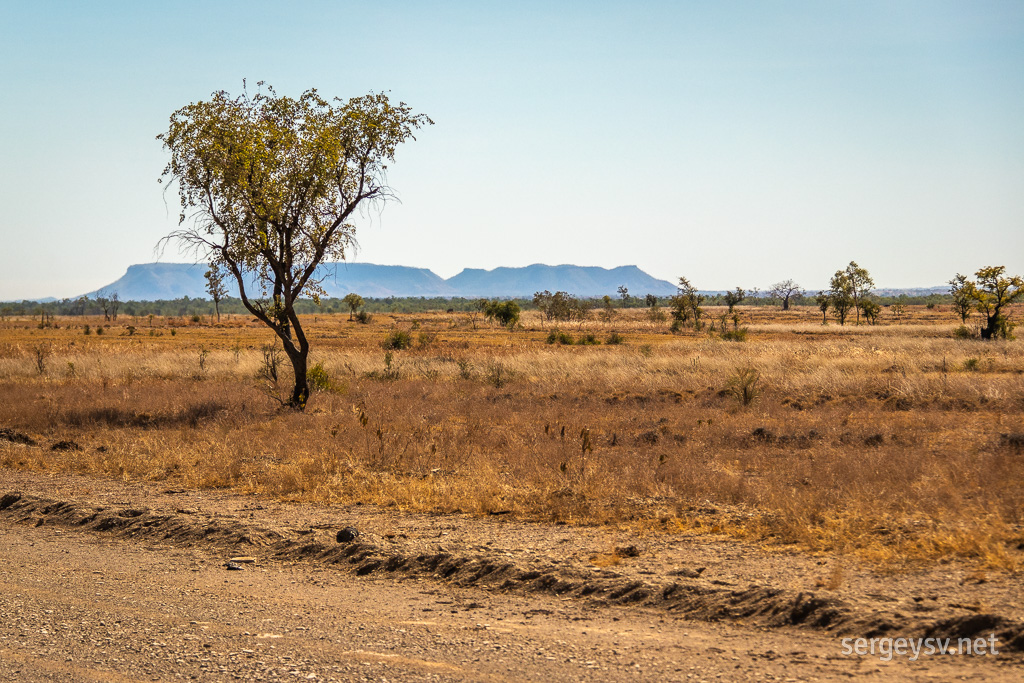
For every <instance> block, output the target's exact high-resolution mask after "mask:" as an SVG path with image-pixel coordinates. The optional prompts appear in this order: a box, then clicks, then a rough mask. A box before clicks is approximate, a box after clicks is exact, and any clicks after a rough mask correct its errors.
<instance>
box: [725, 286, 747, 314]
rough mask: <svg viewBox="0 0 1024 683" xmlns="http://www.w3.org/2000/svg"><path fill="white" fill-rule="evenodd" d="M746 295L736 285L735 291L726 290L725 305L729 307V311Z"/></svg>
mask: <svg viewBox="0 0 1024 683" xmlns="http://www.w3.org/2000/svg"><path fill="white" fill-rule="evenodd" d="M746 296H747V293H746V292H744V291H743V290H742V289H740V288H739V287H737V288H736V291H734V292H726V293H725V305H726V306H728V307H729V313H732V309H734V308H735V307H736V304H738V303H739V302H741V301H743V300H744V299H745V298H746Z"/></svg>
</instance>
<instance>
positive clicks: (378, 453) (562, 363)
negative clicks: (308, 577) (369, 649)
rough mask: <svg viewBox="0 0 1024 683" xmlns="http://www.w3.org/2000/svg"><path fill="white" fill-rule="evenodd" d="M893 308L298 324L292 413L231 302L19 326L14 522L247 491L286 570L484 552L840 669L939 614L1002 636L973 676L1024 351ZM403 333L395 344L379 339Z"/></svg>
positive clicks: (1, 439) (991, 620) (13, 367)
mask: <svg viewBox="0 0 1024 683" xmlns="http://www.w3.org/2000/svg"><path fill="white" fill-rule="evenodd" d="M908 308H909V310H908V311H907V312H906V313H905V314H903V315H902V316H901V320H899V321H897V320H895V318H894V317H892V316H891V315H888V312H886V313H883V323H882V324H879V325H853V324H847V325H845V326H839V325H838V324H836V323H835V322H834V321H829V324H828V325H822V322H821V314H820V313H819V312H818V311H817V310H815V309H803V308H797V309H795V310H792V311H786V312H783V311H780V310H778V309H777V308H775V309H773V308H768V307H740V308H739V309H738V310H739V311H740V314H739V321H738V323H734V322H733V321H732V319H731V318H728V319H724V318H723V314H724V313H725V311H724V309H722V310H718V309H715V308H712V309H711V310H710V311H709V313H710V315H709V319H710V320H711V321H714V322H715V323H716V329H715V330H714V331H710V330H707V329H705V330H703V331H701V332H694V331H690V332H686V333H683V334H679V335H673V334H670V333H669V331H668V326H667V324H666V323H664V322H657V321H654V322H652V321H651V320H649V319H648V317H647V313H646V311H644V310H642V309H626V310H619V311H617V313H616V315H615V316H614V317H613V318H612V319H611V320H610V321H607V322H601V321H598V320H593V321H589V322H586V323H584V324H582V325H576V324H573V325H571V326H566V325H564V324H563V325H561V326H560V327H558V330H559V331H560V332H564V333H566V334H568V335H569V336H571V337H572V338H573V339H576V340H579V339H580V338H584V339H586V338H588V337H589V336H591V335H592V339H591V341H596V342H601V343H599V344H573V345H562V344H559V343H549V338H550V337H551V332H552V329H553V327H552V325H551V323H548V322H545V321H542V320H541V319H540V317H539V316H538V314H537V313H535V312H533V313H531V312H527V313H526V314H524V319H523V327H522V328H521V329H517V330H515V331H508V330H505V329H502V328H499V327H496V326H492V325H490V324H488V323H487V322H486V321H484V320H482V319H480V318H479V317H477V318H472V317H470V316H469V315H467V314H462V313H444V312H432V313H423V314H386V313H385V314H376V315H374V317H373V320H372V321H371V322H370V323H369V324H365V325H364V324H359V323H356V322H351V321H349V320H348V316H347V315H320V316H309V317H308V318H306V319H304V325H305V326H306V328H307V331H308V334H309V336H310V338H311V340H312V344H313V354H312V361H313V363H314V364H319V366H318V367H319V368H320V370H319V371H318V374H317V384H318V390H316V391H314V393H313V396H312V398H311V399H310V401H309V405H308V406H307V410H306V411H305V412H303V413H297V412H294V411H291V410H289V409H286V408H283V407H282V406H281V404H280V401H279V400H278V398H277V397H280V396H283V395H284V394H285V393H286V392H287V391H288V389H289V388H290V386H289V382H290V368H289V367H288V366H287V363H280V364H278V365H277V366H276V374H277V377H278V379H277V381H276V382H275V381H274V379H273V375H274V374H275V372H274V370H275V361H274V353H273V351H271V350H270V348H269V347H270V345H271V341H272V340H271V338H270V335H269V332H267V331H266V330H265V328H263V327H262V326H261V325H259V324H258V323H256V322H255V321H252V320H251V319H249V318H247V317H243V316H232V317H225V318H224V319H222V321H221V322H220V323H214V322H212V321H211V320H209V319H207V318H202V319H199V320H198V321H197V320H195V319H193V318H192V317H191V316H179V317H173V318H166V317H155V318H148V317H147V318H137V319H133V318H125V317H124V316H121V318H120V319H118V320H117V321H104V320H103V319H101V318H77V317H76V318H59V319H56V320H54V321H52V323H53V325H52V326H45V327H42V328H40V326H39V322H40V321H39V320H38V319H29V318H13V319H12V318H8V319H7V320H5V321H2V322H0V430H3V431H2V432H0V468H2V469H0V481H6V483H7V485H5V486H2V487H0V488H2V489H3V490H0V495H3V494H4V493H7V492H13V491H15V490H17V491H20V492H22V493H23V494H25V495H24V496H23V497H22V498H21V499H19V501H17V502H16V501H11V502H10V503H9V505H8V512H7V513H6V514H5V516H4V519H9V520H12V522H11V523H13V524H18V523H21V524H27V523H29V522H31V523H32V524H36V523H40V520H44V521H45V520H49V522H47V523H59V524H71V522H69V521H68V520H69V519H71V517H68V518H67V519H64V521H63V522H62V521H61V519H63V518H61V519H58V517H60V515H59V514H58V513H56V512H54V511H53V510H50V511H49V512H47V511H46V510H47V509H48V508H47V505H50V504H52V503H53V501H58V502H60V501H63V502H64V503H66V504H67V505H69V506H71V507H73V508H74V509H75V510H79V511H82V510H85V509H86V508H88V507H89V506H90V505H93V504H98V503H97V500H95V498H96V497H97V496H99V495H100V493H99V492H103V495H105V496H108V497H110V496H113V497H114V498H115V499H118V495H117V494H114V493H111V491H112V490H117V489H116V488H115V489H111V487H121V489H123V490H127V489H128V488H129V487H137V488H135V489H132V490H133V491H135V493H134V494H132V496H131V497H133V500H134V502H133V505H134V507H135V508H139V506H140V505H143V503H145V501H147V500H149V501H150V503H149V504H148V505H146V506H144V507H147V508H153V509H157V508H161V506H162V508H161V509H165V514H164V515H163V516H164V517H176V518H177V517H182V515H183V514H185V513H179V512H178V511H179V510H181V509H186V507H187V508H189V509H191V508H195V509H197V510H198V509H202V510H204V514H209V515H217V514H224V515H227V516H229V517H231V516H232V515H234V516H238V512H237V509H231V510H229V509H227V508H224V509H221V510H219V511H218V505H219V504H221V503H222V502H223V501H226V500H228V498H230V500H233V501H237V500H250V501H255V502H259V505H260V506H262V507H261V509H271V508H272V509H274V510H279V511H280V513H279V516H278V517H275V518H273V519H271V518H266V519H262V521H261V523H262V524H263V525H264V526H263V527H261V528H266V529H274V530H276V531H275V533H277V534H279V536H280V538H279V539H277V540H275V541H273V542H272V543H271V542H270V541H267V543H266V544H265V546H263V548H264V550H263V552H264V554H265V555H266V556H267V557H268V558H270V557H276V558H278V560H277V561H285V560H288V561H291V560H295V559H296V558H295V557H293V556H294V554H295V552H296V551H295V550H294V548H295V547H302V545H303V544H302V541H303V536H302V532H303V531H304V530H305V531H307V532H308V530H309V528H318V529H321V530H325V529H326V530H333V529H334V528H335V527H337V526H338V525H339V524H342V523H343V522H344V523H350V524H352V525H353V526H356V527H357V528H360V529H362V530H364V531H365V534H366V539H369V540H366V539H364V541H365V543H366V544H367V546H368V547H369V548H371V549H372V552H371V555H372V557H371V556H370V555H367V556H362V557H359V561H358V562H352V563H348V564H346V563H347V562H348V561H347V560H346V563H341V564H343V565H344V566H346V567H348V566H349V564H351V567H350V568H352V569H353V571H355V572H356V573H358V572H359V571H360V567H363V568H365V567H370V566H371V564H372V562H371V561H372V560H373V558H374V557H378V556H379V557H380V558H384V559H386V558H387V557H389V556H401V557H404V558H406V559H407V560H409V562H408V563H406V564H405V565H402V566H404V567H405V569H402V568H401V567H396V568H394V569H393V570H388V569H387V568H386V563H384V564H382V565H381V566H380V567H377V566H374V567H373V568H371V569H369V570H368V571H365V572H364V573H367V574H371V575H373V577H379V576H381V575H382V574H386V573H388V572H394V573H396V574H401V573H402V572H406V573H407V574H408V573H409V572H412V573H413V574H415V576H417V577H419V578H423V577H427V578H430V579H431V580H436V581H438V582H440V585H441V586H443V587H446V590H447V589H450V590H453V591H454V590H457V589H456V588H455V587H454V585H453V582H454V583H460V582H461V583H463V584H464V583H467V582H468V583H474V584H475V583H477V581H468V580H467V579H466V576H467V575H466V573H465V571H466V570H463V569H458V568H456V569H455V570H453V571H451V572H450V573H448V574H445V571H440V573H439V571H438V567H439V566H441V565H443V564H444V562H445V561H448V560H451V559H452V558H456V559H460V558H461V559H460V561H461V562H462V564H459V565H458V566H459V567H462V566H463V565H464V564H465V563H467V562H470V563H471V562H483V561H494V558H495V557H497V558H501V559H502V562H504V563H506V564H508V565H509V566H510V567H511V568H508V567H506V568H505V569H502V570H501V571H502V572H504V574H502V577H503V579H502V581H500V582H495V583H494V584H493V585H489V588H487V589H488V590H493V591H500V592H503V593H504V592H510V591H511V592H512V593H514V594H517V595H520V594H521V595H531V596H534V597H536V596H537V595H538V594H545V595H551V594H558V595H562V596H563V597H564V599H571V600H574V601H576V603H579V604H582V605H590V604H601V605H605V604H606V605H610V606H612V607H614V608H615V609H621V608H622V607H623V605H629V606H630V609H634V610H639V612H638V613H639V614H647V615H660V616H650V618H652V619H655V618H664V616H665V615H667V614H671V615H672V617H673V618H686V619H704V620H707V619H714V620H719V619H731V620H733V621H735V622H737V623H738V624H744V625H746V626H748V627H753V628H772V629H781V631H780V632H782V633H786V632H788V631H787V629H805V630H806V629H810V631H811V632H814V633H817V634H819V635H820V636H821V637H827V638H829V639H834V642H833V640H829V641H828V643H829V645H828V646H827V647H826V646H824V645H819V646H816V647H822V648H825V649H828V647H832V646H833V645H835V650H836V652H835V654H837V655H838V639H839V637H840V636H843V635H856V634H862V633H863V634H870V633H874V634H876V635H878V634H889V635H891V636H896V635H900V634H906V635H908V636H909V635H913V634H925V633H935V634H940V633H942V630H941V629H942V628H943V624H945V626H944V628H946V630H947V631H948V632H949V633H950V635H956V634H958V633H968V632H970V633H974V634H977V633H981V632H986V633H987V632H998V633H1000V634H1001V638H1002V639H1003V641H1004V643H1005V645H1006V648H1005V650H1004V652H1005V653H1006V654H1004V655H1001V657H999V658H990V661H991V666H992V667H995V666H996V663H997V662H1002V663H1003V664H1006V663H1012V662H1017V663H1018V664H1019V661H1018V659H1016V658H1018V657H1019V652H1020V651H1022V650H1024V635H1022V633H1024V631H1022V630H1021V619H1022V617H1024V606H1022V605H1021V603H1020V598H1019V595H1020V587H1021V586H1020V578H1019V571H1020V569H1021V567H1022V563H1024V524H1022V522H1024V519H1022V518H1024V486H1022V482H1024V420H1022V417H1024V346H1022V343H1021V342H1019V341H997V342H981V341H978V340H974V339H958V338H956V337H955V335H954V330H955V329H956V328H957V327H958V326H959V320H956V319H954V318H953V316H952V314H951V312H950V311H948V310H944V307H942V306H937V307H935V308H931V309H928V308H925V307H923V306H922V307H908ZM1020 313H1021V311H1019V310H1018V311H1014V312H1013V314H1014V317H1018V318H1019V315H1020ZM86 325H88V326H89V332H90V333H89V334H86V327H85V326H86ZM723 326H724V328H725V329H726V330H733V329H734V328H736V327H739V328H740V329H745V330H746V335H745V341H731V340H726V339H723V338H722V336H721V334H720V332H721V331H722V329H723ZM101 327H102V329H103V332H102V333H101V334H97V332H98V329H99V328H101ZM396 330H400V331H404V332H407V333H408V335H409V339H410V341H411V346H410V348H407V349H402V350H392V351H386V350H385V349H383V348H382V346H381V342H382V341H383V340H384V339H385V337H386V336H387V335H389V334H391V333H393V332H394V331H396ZM613 335H617V338H616V337H615V336H613ZM609 341H617V342H618V343H608V342H609ZM139 487H141V488H139ZM140 491H143V492H145V494H144V495H143V494H142V493H139V492H140ZM168 491H171V492H177V493H174V494H168V493H166V492H168ZM168 495H176V496H178V497H182V496H188V497H194V502H192V503H190V504H188V505H187V506H183V504H181V505H176V504H174V503H172V502H166V501H164V502H163V503H160V502H159V501H161V500H163V499H161V498H160V496H163V497H164V498H166V497H167V496H168ZM225 496H227V498H225ZM127 497H129V496H127V494H124V495H121V496H120V498H127ZM40 501H50V503H42V502H40ZM224 504H225V505H227V503H224ZM232 504H233V505H236V504H235V503H232ZM254 504H255V503H254ZM236 507H237V505H236ZM140 509H141V508H140ZM68 514H70V513H68ZM83 514H84V513H83ZM147 514H148V515H149V517H147V519H149V520H150V523H151V526H152V527H155V528H163V527H162V526H161V525H162V524H165V523H166V522H160V523H157V522H155V521H153V515H155V514H156V513H154V512H149V513H147ZM260 514H263V513H260ZM266 514H269V513H266ZM55 515H56V517H55ZM158 516H159V515H158ZM83 518H84V517H83ZM183 518H185V519H193V517H187V516H186V517H183ZM76 519H77V518H76ZM307 522H308V523H307ZM439 524H441V525H442V526H443V527H444V528H441V529H439V528H438V525H439ZM406 527H408V528H406ZM26 528H27V527H26ZM85 528H88V529H91V530H90V531H89V533H101V532H102V531H103V530H102V529H92V528H91V527H88V525H85ZM140 528H141V527H140ZM146 528H149V527H146ZM445 531H446V532H447V533H444V534H443V535H442V532H445ZM108 533H109V531H108ZM325 534H326V535H325ZM403 535H404V538H403ZM314 536H316V534H315V533H314ZM438 539H440V540H438ZM305 540H307V541H308V540H310V539H305ZM286 541H287V543H286ZM314 541H315V542H314V543H313V546H314V550H310V551H308V552H307V553H305V554H303V555H302V557H301V558H299V559H301V560H302V561H303V562H311V563H324V562H326V563H327V564H329V565H332V566H334V565H338V564H339V562H335V560H334V559H331V558H329V557H326V556H324V555H323V554H324V553H329V552H331V550H332V548H335V547H340V546H342V545H343V544H339V543H337V542H336V541H335V540H333V538H331V537H330V534H329V533H327V532H326V531H322V533H320V538H319V539H318V540H316V539H314ZM181 542H182V543H185V544H186V545H188V546H189V547H192V546H197V547H198V545H202V544H201V543H200V542H199V541H198V540H196V539H193V538H191V537H189V538H188V539H186V540H183V541H181ZM197 544H198V545H197ZM281 544H285V545H281ZM288 544H291V545H288ZM242 545H244V543H243V544H242ZM305 545H309V543H306V544H305ZM437 546H441V549H440V550H439V549H438V547H437ZM242 550H244V548H242V549H240V550H239V553H240V554H247V553H242V552H241V551H242ZM368 552H369V551H368ZM318 553H319V554H318ZM438 554H441V555H446V556H448V557H447V559H442V560H438V561H437V562H435V564H434V566H433V567H431V566H430V561H429V560H423V559H422V558H429V557H434V556H437V555H438ZM416 558H421V559H420V560H418V561H419V564H416V562H414V561H413V560H415V559H416ZM488 558H491V559H490V560H488ZM335 559H336V558H335ZM367 562H371V564H366V563H367ZM382 562H383V560H382ZM414 566H415V567H416V569H415V571H413V569H412V568H413V567H414ZM466 566H469V565H466ZM382 567H383V568H382ZM517 572H519V573H517ZM531 572H536V573H537V576H533V574H531ZM485 573H487V574H493V571H492V572H485ZM545 577H546V578H545ZM375 580H377V579H375ZM560 581H561V582H564V583H563V584H561V585H562V590H561V592H559V591H558V590H557V587H558V585H559V584H558V582H560ZM552 582H554V583H552ZM588 585H589V588H591V589H593V590H590V589H588ZM672 585H675V586H677V587H676V588H673V589H671V590H669V586H672ZM552 586H554V588H553V587H552ZM595 586H596V587H597V588H594V587H595ZM629 586H632V588H631V589H628V590H625V592H621V591H622V590H623V589H626V588H628V587H629ZM464 588H465V586H463V588H458V590H462V589H464ZM475 589H476V586H474V590H475ZM588 590H589V592H588ZM666 591H668V592H666ZM620 593H621V594H620ZM659 596H660V597H659ZM743 600H747V601H748V603H749V605H747V607H742V603H743ZM808 601H811V603H810V604H811V606H810V607H808V606H807V605H808V604H809V603H808ZM815 601H817V602H815ZM574 604H575V603H574ZM801 605H802V606H801ZM609 608H611V607H609ZM645 610H646V611H645ZM779 615H782V616H779ZM828 615H831V616H828ZM971 624H973V626H971ZM929 629H931V631H929ZM972 629H973V630H972ZM801 632H803V631H801ZM794 637H795V636H794ZM801 637H802V636H801ZM1014 653H1018V654H1014ZM1007 657H1009V658H1010V659H1006V658H1007ZM947 659H948V658H947ZM961 659H968V658H961ZM844 661H845V662H846V663H848V664H849V667H850V670H851V671H852V670H853V667H854V665H855V663H856V662H857V661H860V660H857V659H851V660H844ZM972 661H973V662H974V664H971V666H975V665H978V666H983V668H985V667H986V666H988V665H987V664H985V665H983V664H978V663H979V662H982V661H983V658H980V657H978V658H973V660H972ZM844 666H846V664H840V665H837V667H833V668H831V669H829V671H830V672H831V674H830V675H835V674H836V672H837V671H840V670H842V669H843V668H844ZM923 666H924V667H925V668H924V669H922V673H927V667H928V666H929V665H928V664H925V665H923ZM943 666H946V664H943ZM965 666H966V663H965ZM1002 670H1003V669H999V671H1002ZM880 671H881V673H880V674H879V675H883V674H884V675H888V674H886V672H889V673H891V674H893V675H895V674H896V673H898V671H900V670H896V669H892V668H883V669H882V670H880ZM995 671H997V669H995V668H993V669H991V670H988V669H985V672H984V676H983V677H989V678H990V677H991V675H993V672H995ZM673 672H674V670H673ZM904 673H906V672H904ZM808 675H811V674H810V673H808ZM468 677H469V678H473V676H468ZM660 677H666V678H671V677H672V675H670V674H669V670H668V669H666V670H665V672H663V673H662V674H660Z"/></svg>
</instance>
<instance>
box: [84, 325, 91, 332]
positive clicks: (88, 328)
mask: <svg viewBox="0 0 1024 683" xmlns="http://www.w3.org/2000/svg"><path fill="white" fill-rule="evenodd" d="M84 329H85V331H84V334H92V328H91V327H89V326H88V325H86V326H85V328H84Z"/></svg>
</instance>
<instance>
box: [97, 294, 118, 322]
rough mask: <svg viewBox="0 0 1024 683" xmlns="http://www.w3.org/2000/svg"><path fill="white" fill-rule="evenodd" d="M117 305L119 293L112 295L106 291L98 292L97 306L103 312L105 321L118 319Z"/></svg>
mask: <svg viewBox="0 0 1024 683" xmlns="http://www.w3.org/2000/svg"><path fill="white" fill-rule="evenodd" d="M117 303H118V296H117V292H113V293H111V292H108V291H106V290H100V291H99V292H96V305H97V306H99V307H100V310H101V311H103V319H104V320H107V321H110V320H113V319H115V318H117ZM111 316H113V317H111Z"/></svg>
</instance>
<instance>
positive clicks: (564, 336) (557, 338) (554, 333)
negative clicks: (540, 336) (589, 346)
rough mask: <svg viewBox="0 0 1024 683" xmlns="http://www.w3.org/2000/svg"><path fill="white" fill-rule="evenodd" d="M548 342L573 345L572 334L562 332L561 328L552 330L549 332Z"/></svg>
mask: <svg viewBox="0 0 1024 683" xmlns="http://www.w3.org/2000/svg"><path fill="white" fill-rule="evenodd" d="M547 341H548V344H562V345H563V346H571V345H572V335H570V334H568V333H566V332H562V331H560V330H551V331H550V332H548V339H547Z"/></svg>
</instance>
